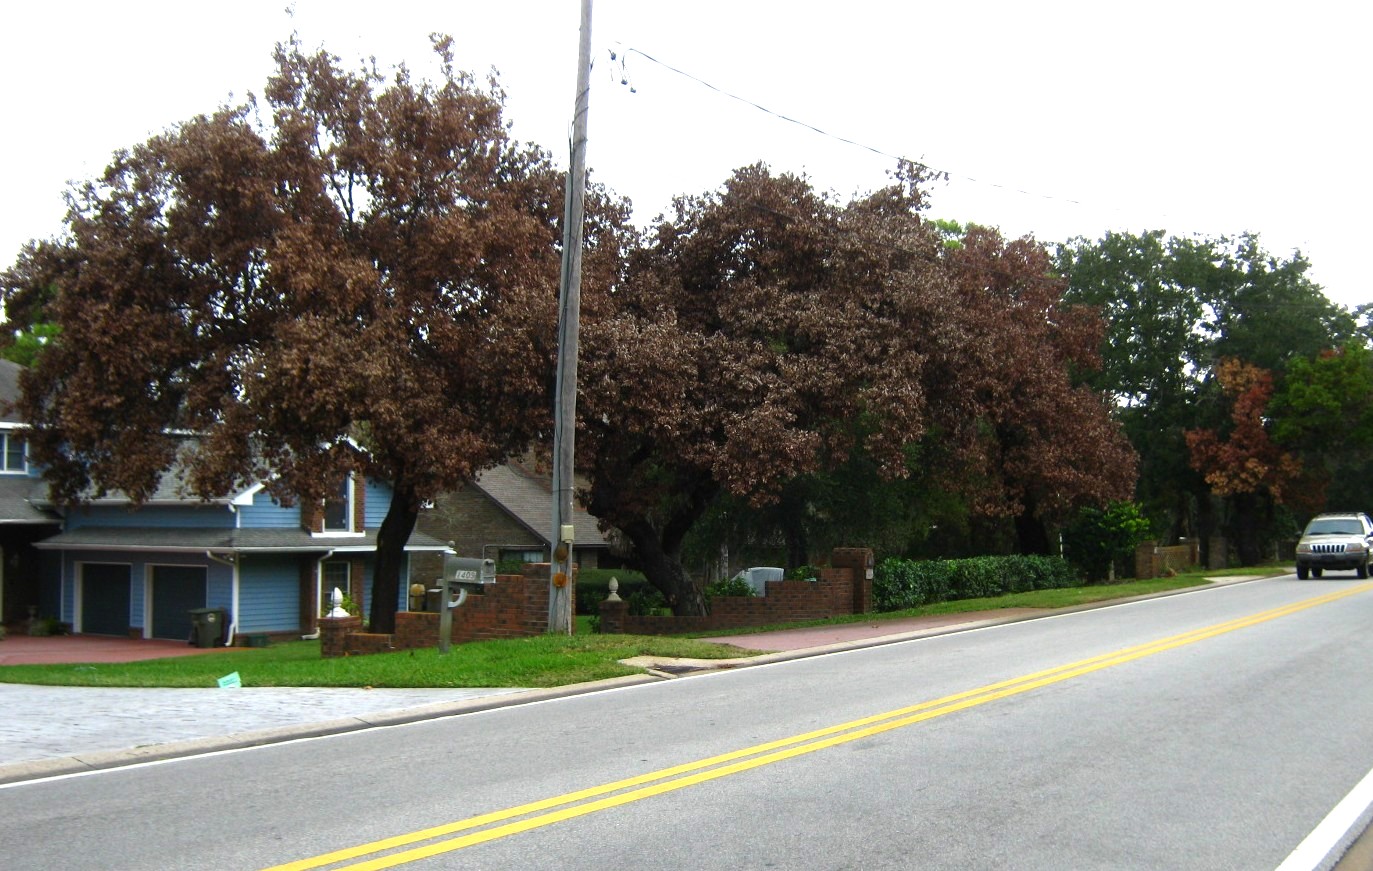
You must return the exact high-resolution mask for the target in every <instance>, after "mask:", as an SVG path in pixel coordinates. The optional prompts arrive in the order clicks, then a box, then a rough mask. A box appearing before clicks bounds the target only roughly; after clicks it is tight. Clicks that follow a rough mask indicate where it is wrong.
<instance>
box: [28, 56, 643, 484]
mask: <svg viewBox="0 0 1373 871" xmlns="http://www.w3.org/2000/svg"><path fill="white" fill-rule="evenodd" d="M436 48H437V50H438V51H439V54H440V56H441V59H442V62H443V63H442V70H443V75H442V76H441V77H440V79H439V80H438V81H437V82H430V81H421V80H416V79H413V78H412V77H411V76H410V74H409V73H408V71H406V70H405V69H404V68H402V69H401V70H400V71H399V72H397V73H396V74H395V75H394V77H392V78H391V79H389V80H388V79H386V78H384V77H383V76H382V75H381V74H380V73H378V72H377V71H376V70H375V69H373V70H364V71H361V72H347V71H344V70H343V69H342V68H340V66H339V64H338V60H337V58H334V57H332V56H330V55H328V54H326V53H324V52H319V53H315V54H305V53H303V52H302V51H301V50H300V48H299V46H297V45H294V44H291V45H286V46H279V47H278V51H277V62H278V69H277V72H276V74H275V75H274V76H273V78H272V79H271V80H270V82H269V84H268V87H267V89H266V92H265V100H266V109H267V111H268V113H269V116H270V120H269V121H268V122H267V123H266V124H259V123H258V122H257V121H256V119H257V118H258V116H259V112H260V109H259V107H257V106H256V105H252V104H249V105H246V106H242V107H237V108H228V109H224V110H221V111H219V112H217V113H216V114H214V115H211V116H201V117H197V118H195V119H192V120H191V121H188V122H186V123H184V124H181V125H179V126H178V127H176V128H175V129H173V130H171V131H169V132H168V133H166V134H165V135H162V136H158V137H155V138H153V139H151V140H149V141H148V142H147V143H145V144H143V145H140V146H138V147H136V148H133V149H131V150H129V151H128V152H123V153H120V154H118V155H116V157H115V160H114V162H113V163H112V164H111V166H110V168H109V169H108V170H107V172H106V173H105V175H104V177H103V178H102V179H100V180H99V181H97V182H91V183H89V184H86V185H84V186H82V187H81V188H79V189H78V190H76V191H74V192H73V195H72V209H71V212H70V214H69V217H68V229H69V236H68V237H67V238H66V239H64V240H62V241H61V242H60V243H59V244H54V245H49V246H39V247H38V248H35V249H33V251H32V252H31V254H30V256H29V258H28V259H27V260H26V261H21V263H20V265H19V266H18V267H16V269H15V270H13V271H12V272H11V273H10V274H8V275H6V277H5V282H4V284H5V288H6V294H7V298H16V295H17V294H20V293H22V292H25V288H31V287H33V286H35V285H36V284H38V283H39V282H44V281H46V282H49V283H50V284H51V285H52V286H55V287H56V289H57V295H56V299H55V300H54V302H53V303H52V306H51V308H52V312H53V315H54V319H55V320H56V321H58V322H59V323H60V324H61V326H62V330H63V332H62V338H61V340H60V342H58V343H57V345H56V346H55V347H53V348H50V349H49V350H48V351H47V352H45V353H44V354H43V355H42V356H41V357H40V361H39V364H38V365H37V367H36V368H35V369H34V370H33V371H31V372H29V373H28V375H27V377H26V379H25V399H24V407H23V411H24V412H25V413H26V414H27V415H28V418H29V420H30V421H32V423H33V426H34V439H33V450H34V454H35V457H36V458H37V459H38V460H39V461H40V462H44V463H46V464H48V466H49V468H50V476H51V478H52V480H53V482H54V484H55V491H56V493H57V495H58V496H59V498H61V499H63V500H66V501H73V500H76V499H79V498H80V497H81V496H82V495H83V494H87V493H88V492H89V490H90V489H91V488H93V489H94V490H95V491H101V492H103V491H106V490H114V489H118V490H123V491H126V492H127V493H129V494H130V495H132V496H133V497H134V498H135V499H139V498H143V497H146V496H147V495H148V494H149V493H151V492H152V489H153V488H154V487H155V485H156V482H157V480H158V477H159V475H160V474H161V472H162V470H164V469H165V468H167V466H168V465H169V463H170V462H171V459H172V457H173V455H174V453H175V452H176V451H177V450H183V451H185V450H186V449H187V448H188V446H189V449H190V452H189V453H188V454H187V455H186V456H185V457H183V459H184V460H185V461H186V462H187V463H188V465H189V469H190V471H191V478H190V480H191V482H192V484H193V487H194V489H195V490H196V491H197V492H199V493H201V494H203V495H210V494H214V493H222V492H225V491H227V490H228V489H230V488H232V487H234V486H236V485H238V484H241V483H243V482H244V481H247V480H252V479H257V478H262V477H264V476H269V475H270V476H274V477H272V481H273V482H274V483H273V486H274V488H275V492H276V493H277V495H279V496H282V497H285V498H288V499H289V498H291V497H292V496H295V495H300V496H303V497H308V498H318V497H320V496H322V495H323V494H324V493H325V492H327V491H328V490H329V489H330V488H331V486H332V485H333V482H335V481H336V480H337V477H338V475H339V474H340V473H341V472H342V471H343V470H345V469H349V468H359V469H360V470H363V471H366V472H368V473H372V474H376V475H379V476H381V477H384V478H387V479H389V480H392V481H393V482H397V481H404V482H405V483H406V485H407V487H406V490H407V492H413V493H414V494H415V495H416V497H417V498H420V499H423V498H428V497H429V496H432V495H433V494H435V493H436V492H439V491H441V490H443V489H445V488H448V487H451V486H453V485H455V484H456V483H459V482H461V481H463V480H466V479H467V478H469V477H470V476H471V475H472V474H473V473H474V472H476V471H477V470H479V469H480V468H482V467H484V466H489V465H491V464H493V463H495V462H499V461H500V460H501V459H502V458H503V457H505V456H506V455H507V454H508V453H510V452H511V451H514V450H518V449H521V448H523V447H524V446H525V444H526V443H527V441H528V440H529V439H530V438H531V437H532V436H534V435H536V434H538V433H540V432H542V431H545V430H546V429H547V428H548V417H549V408H550V407H551V400H549V399H548V391H549V382H550V380H551V375H550V373H551V360H552V357H553V352H554V347H553V345H554V343H555V341H556V329H555V327H556V317H557V306H556V301H557V287H558V276H559V245H560V239H561V228H560V227H559V223H560V220H561V204H562V185H561V182H562V179H561V175H560V173H558V172H557V171H555V169H554V168H553V166H552V165H551V163H550V161H549V159H548V157H547V155H546V154H544V153H542V152H540V151H538V150H537V149H534V148H532V147H526V146H522V145H520V144H518V143H515V142H513V141H511V140H510V139H509V138H508V137H507V135H506V129H505V125H504V122H503V120H502V95H501V94H500V92H499V91H497V90H495V89H494V86H493V88H492V89H489V90H483V89H480V88H478V87H476V86H475V85H474V83H473V82H472V81H471V79H470V78H469V77H467V76H466V75H465V74H461V73H457V72H454V70H453V68H452V63H451V58H450V57H449V56H448V54H447V45H446V43H445V42H444V41H442V40H440V41H438V42H437V43H436ZM589 207H590V208H591V209H592V210H593V211H594V213H595V214H594V217H593V219H592V220H589V221H588V233H589V235H590V237H591V238H592V241H593V242H594V244H595V247H596V248H597V250H598V251H599V252H601V253H600V254H599V255H597V256H592V257H590V258H589V259H588V265H587V278H586V279H585V280H586V282H587V283H588V285H590V286H591V287H593V288H594V287H595V286H596V283H597V282H598V281H599V282H608V281H609V280H610V279H611V277H612V276H613V275H614V274H615V271H616V269H617V263H618V248H619V245H620V240H619V234H620V233H621V229H620V228H621V226H622V225H623V220H624V208H623V205H622V204H614V203H610V202H609V201H608V199H607V198H606V197H605V196H604V194H603V193H601V192H597V194H596V195H594V196H592V197H591V198H589ZM186 431H190V432H194V433H197V434H199V435H200V436H201V437H200V438H199V439H197V440H195V441H192V442H186V441H184V440H183V439H180V438H179V437H178V436H177V435H176V434H177V433H178V432H186ZM354 444H357V445H360V446H361V448H362V450H361V451H358V450H356V449H354V448H353V447H352V446H351V445H354Z"/></svg>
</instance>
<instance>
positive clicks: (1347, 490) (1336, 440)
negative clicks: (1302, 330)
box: [1268, 341, 1373, 511]
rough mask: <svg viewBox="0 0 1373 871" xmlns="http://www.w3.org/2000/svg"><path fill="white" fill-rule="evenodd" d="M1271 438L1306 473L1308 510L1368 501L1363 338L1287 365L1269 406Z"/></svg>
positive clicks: (1370, 378)
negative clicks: (1290, 453) (1298, 459)
mask: <svg viewBox="0 0 1373 871" xmlns="http://www.w3.org/2000/svg"><path fill="white" fill-rule="evenodd" d="M1268 416H1269V418H1270V419H1271V421H1272V426H1271V430H1272V436H1273V440H1274V441H1275V442H1276V443H1277V444H1279V445H1280V446H1282V447H1283V448H1285V449H1286V450H1289V451H1293V452H1295V453H1296V454H1297V455H1298V456H1300V457H1301V459H1302V463H1303V466H1304V467H1305V468H1306V469H1307V470H1308V472H1309V481H1310V483H1309V484H1308V487H1309V489H1308V491H1307V492H1305V493H1304V494H1303V495H1304V496H1305V497H1306V498H1305V499H1304V500H1303V502H1304V503H1305V504H1306V505H1307V506H1308V507H1309V509H1310V510H1312V511H1319V510H1321V509H1322V508H1325V507H1335V508H1344V509H1348V508H1351V507H1353V506H1359V505H1366V504H1368V501H1369V499H1370V497H1373V493H1371V492H1370V484H1369V481H1370V475H1371V474H1373V352H1370V351H1369V348H1368V346H1367V345H1366V344H1364V343H1363V342H1362V341H1351V342H1348V343H1346V344H1345V345H1343V346H1342V347H1340V348H1336V349H1333V350H1329V351H1325V352H1323V353H1320V354H1317V355H1316V356H1315V357H1314V358H1311V359H1307V358H1297V359H1294V360H1292V361H1290V362H1289V363H1288V366H1287V371H1286V373H1285V374H1284V375H1283V378H1282V382H1281V384H1280V385H1278V387H1277V389H1276V391H1275V393H1274V394H1273V398H1272V401H1271V402H1269V404H1268Z"/></svg>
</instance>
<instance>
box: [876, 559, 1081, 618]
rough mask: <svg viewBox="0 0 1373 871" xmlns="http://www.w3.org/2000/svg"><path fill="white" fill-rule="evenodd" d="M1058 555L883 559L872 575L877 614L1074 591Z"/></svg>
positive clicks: (1068, 570) (1074, 583)
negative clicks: (937, 604)
mask: <svg viewBox="0 0 1373 871" xmlns="http://www.w3.org/2000/svg"><path fill="white" fill-rule="evenodd" d="M1079 583H1080V581H1078V579H1077V575H1076V574H1075V573H1074V572H1073V569H1072V566H1070V565H1068V563H1067V562H1066V561H1065V560H1063V559H1062V558H1061V557H1056V556H1055V557H1049V556H981V557H974V558H972V559H956V560H922V561H919V562H916V561H913V560H900V559H895V558H891V557H889V558H887V559H884V560H883V561H882V562H881V563H880V564H879V565H878V566H877V571H876V572H874V573H873V582H872V595H873V602H874V604H875V605H876V606H877V610H878V611H902V610H905V609H906V608H916V607H919V606H920V605H931V604H934V603H935V602H948V601H952V600H954V599H981V598H986V597H990V596H1002V595H1005V594H1007V593H1023V592H1028V591H1030V590H1050V589H1057V588H1060V587H1076V586H1078V584H1079Z"/></svg>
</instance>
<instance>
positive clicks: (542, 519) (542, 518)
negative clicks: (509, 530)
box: [471, 463, 610, 547]
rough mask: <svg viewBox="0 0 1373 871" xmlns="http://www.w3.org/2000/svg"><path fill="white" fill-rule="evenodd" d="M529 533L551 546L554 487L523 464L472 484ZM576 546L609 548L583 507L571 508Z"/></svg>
mask: <svg viewBox="0 0 1373 871" xmlns="http://www.w3.org/2000/svg"><path fill="white" fill-rule="evenodd" d="M471 486H473V487H476V488H477V489H478V490H480V491H482V492H483V493H485V494H486V495H487V497H488V498H490V499H491V501H492V502H494V503H496V505H497V506H499V507H500V508H501V509H502V510H503V511H505V513H506V514H509V515H510V516H511V517H512V518H514V520H515V521H517V522H518V523H519V524H520V525H521V526H523V527H524V528H525V529H527V530H529V533H530V534H531V535H533V536H535V537H537V538H538V539H539V541H541V542H543V543H544V544H548V543H549V541H548V539H549V535H550V534H551V533H552V531H553V530H552V527H553V485H552V481H551V480H550V479H549V478H547V477H544V476H543V475H539V474H536V473H535V472H533V471H531V470H530V469H529V468H527V467H526V466H524V465H521V464H520V463H506V464H505V465H502V466H496V467H495V468H494V469H487V470H486V471H485V472H482V473H481V474H480V475H478V476H477V477H476V479H475V480H474V481H473V482H472V485H471ZM572 528H573V535H574V538H573V541H572V544H573V546H574V547H609V546H610V544H609V542H607V541H606V539H605V536H604V535H603V534H602V533H601V530H600V528H599V527H598V526H597V524H596V518H594V517H592V516H591V515H590V514H588V513H586V509H584V508H582V507H581V506H580V505H577V504H575V503H574V504H573V506H572Z"/></svg>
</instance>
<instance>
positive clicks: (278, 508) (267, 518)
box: [238, 490, 305, 529]
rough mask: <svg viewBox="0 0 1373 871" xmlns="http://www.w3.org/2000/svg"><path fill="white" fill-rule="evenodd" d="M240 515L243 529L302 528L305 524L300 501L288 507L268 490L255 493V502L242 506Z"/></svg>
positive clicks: (239, 522) (239, 510) (240, 523)
mask: <svg viewBox="0 0 1373 871" xmlns="http://www.w3.org/2000/svg"><path fill="white" fill-rule="evenodd" d="M238 516H239V520H238V525H239V527H240V528H243V529H300V528H302V527H304V525H305V522H304V519H303V518H302V516H301V513H300V505H299V503H297V504H295V505H292V506H291V507H289V508H287V507H286V506H284V505H282V504H280V503H279V502H277V501H276V500H275V499H273V498H272V497H271V496H270V495H268V493H267V491H266V490H259V491H257V493H255V494H253V504H251V505H243V506H240V507H239V509H238Z"/></svg>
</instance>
